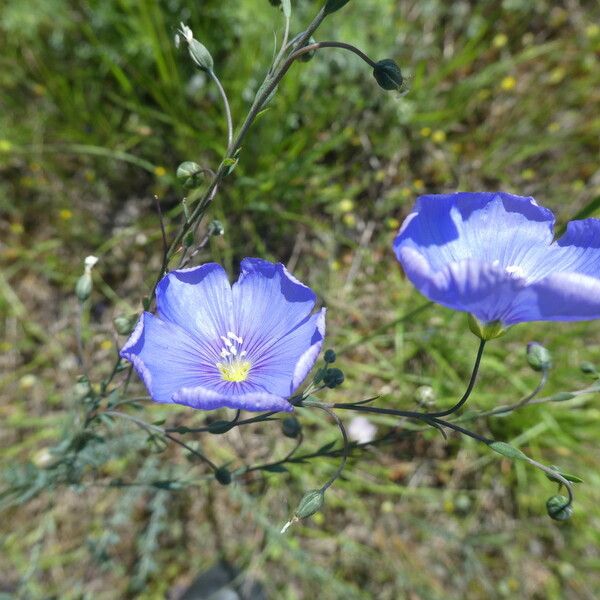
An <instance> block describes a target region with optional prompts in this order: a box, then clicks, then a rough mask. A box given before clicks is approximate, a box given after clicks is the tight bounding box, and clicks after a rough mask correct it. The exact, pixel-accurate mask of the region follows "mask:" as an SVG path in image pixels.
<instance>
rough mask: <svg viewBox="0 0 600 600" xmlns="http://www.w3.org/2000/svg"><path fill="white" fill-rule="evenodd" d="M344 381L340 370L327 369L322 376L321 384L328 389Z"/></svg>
mask: <svg viewBox="0 0 600 600" xmlns="http://www.w3.org/2000/svg"><path fill="white" fill-rule="evenodd" d="M344 379H345V377H344V373H343V371H342V370H341V369H335V368H334V369H327V371H325V374H324V375H323V383H324V384H325V385H326V386H327V387H328V388H330V389H333V388H336V387H338V386H340V385H342V383H344Z"/></svg>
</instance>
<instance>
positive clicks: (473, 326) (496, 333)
mask: <svg viewBox="0 0 600 600" xmlns="http://www.w3.org/2000/svg"><path fill="white" fill-rule="evenodd" d="M469 329H470V330H471V332H472V333H474V334H475V335H476V336H477V337H478V338H480V339H482V340H485V341H488V340H493V339H494V338H497V337H500V336H501V335H504V333H505V332H506V331H507V329H508V328H507V327H506V328H505V327H504V326H503V325H502V323H500V321H490V322H489V323H482V322H481V321H480V320H479V319H477V317H474V316H473V315H472V314H469Z"/></svg>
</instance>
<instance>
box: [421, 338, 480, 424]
mask: <svg viewBox="0 0 600 600" xmlns="http://www.w3.org/2000/svg"><path fill="white" fill-rule="evenodd" d="M484 349H485V340H483V339H482V340H480V341H479V348H478V349H477V357H476V358H475V364H474V365H473V370H472V371H471V377H470V379H469V385H467V389H466V390H465V393H464V394H463V396H462V398H461V399H460V400H459V401H458V402H457V403H456V404H455V405H454V406H452V407H451V408H448V409H446V410H441V411H439V412H434V413H431V412H430V413H427V414H428V415H429V416H430V417H447V416H448V415H451V414H452V413H455V412H456V411H457V410H459V409H460V408H461V407H462V406H463V404H464V403H465V402H466V401H467V400H468V399H469V396H470V395H471V392H472V391H473V388H474V387H475V381H476V380H477V373H478V372H479V365H480V364H481V357H482V356H483V351H484Z"/></svg>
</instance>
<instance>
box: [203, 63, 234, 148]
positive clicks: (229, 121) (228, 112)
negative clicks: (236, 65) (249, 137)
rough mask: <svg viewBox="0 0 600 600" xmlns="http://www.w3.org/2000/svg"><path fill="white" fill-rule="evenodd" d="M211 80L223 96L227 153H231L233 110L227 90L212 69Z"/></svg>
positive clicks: (209, 72)
mask: <svg viewBox="0 0 600 600" xmlns="http://www.w3.org/2000/svg"><path fill="white" fill-rule="evenodd" d="M208 74H209V76H210V78H211V79H212V80H213V81H214V82H215V85H216V86H217V88H218V90H219V94H221V99H222V100H223V107H224V108H225V118H226V119H227V153H229V149H230V148H231V143H232V142H233V119H232V118H231V108H230V106H229V100H228V99H227V94H226V93H225V89H224V88H223V85H222V84H221V81H220V79H219V78H218V77H217V74H216V73H215V72H214V71H213V70H212V69H211V70H210V71H208Z"/></svg>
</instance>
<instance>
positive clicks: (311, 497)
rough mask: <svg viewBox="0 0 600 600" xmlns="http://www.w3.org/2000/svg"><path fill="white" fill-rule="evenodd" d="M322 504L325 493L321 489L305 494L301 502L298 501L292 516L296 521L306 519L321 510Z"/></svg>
mask: <svg viewBox="0 0 600 600" xmlns="http://www.w3.org/2000/svg"><path fill="white" fill-rule="evenodd" d="M324 503H325V492H324V491H323V490H322V489H320V490H311V491H310V492H306V494H304V496H302V500H300V504H298V508H297V509H296V512H295V513H294V516H295V517H296V518H297V519H306V518H307V517H310V516H311V515H314V514H315V513H316V512H317V511H319V510H321V507H322V506H323V504H324Z"/></svg>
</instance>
